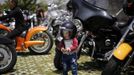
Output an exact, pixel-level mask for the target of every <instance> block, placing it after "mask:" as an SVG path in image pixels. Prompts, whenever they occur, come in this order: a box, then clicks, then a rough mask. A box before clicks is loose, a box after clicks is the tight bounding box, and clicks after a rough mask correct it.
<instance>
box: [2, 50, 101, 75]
mask: <svg viewBox="0 0 134 75" xmlns="http://www.w3.org/2000/svg"><path fill="white" fill-rule="evenodd" d="M53 58H54V49H52V50H51V52H50V53H49V54H47V55H31V54H29V52H25V53H19V54H18V59H17V63H16V65H15V67H14V69H13V70H12V71H11V72H8V73H7V74H3V75H61V74H62V72H61V71H58V70H56V68H55V67H54V65H53ZM78 63H79V68H78V69H79V70H78V75H100V73H101V69H100V68H98V66H97V65H96V64H95V63H94V62H91V61H90V57H89V56H87V55H82V56H81V58H80V59H79V61H78ZM69 75H72V74H71V71H70V72H69Z"/></svg>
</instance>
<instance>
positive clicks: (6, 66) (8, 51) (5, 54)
mask: <svg viewBox="0 0 134 75" xmlns="http://www.w3.org/2000/svg"><path fill="white" fill-rule="evenodd" d="M16 61H17V55H16V51H15V48H13V46H11V45H3V44H0V74H2V73H6V72H9V71H10V70H11V69H13V67H14V65H15V64H16Z"/></svg>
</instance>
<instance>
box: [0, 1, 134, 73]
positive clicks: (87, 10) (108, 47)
mask: <svg viewBox="0 0 134 75" xmlns="http://www.w3.org/2000/svg"><path fill="white" fill-rule="evenodd" d="M126 1H127V0H125V1H124V4H123V8H122V9H121V11H124V13H125V14H126V15H128V16H130V18H129V20H128V21H127V22H126V23H123V24H122V23H120V22H118V19H117V17H116V16H117V15H116V16H112V15H110V14H109V13H108V12H107V11H105V10H104V9H102V8H100V7H97V6H94V5H92V4H90V3H88V2H86V0H70V1H69V2H68V3H67V9H68V10H69V11H68V10H65V9H64V10H63V9H59V8H60V6H57V5H55V4H50V6H49V7H48V14H47V15H48V17H47V19H46V20H45V21H44V22H43V23H42V24H41V25H39V26H33V25H32V26H31V23H30V26H28V28H27V30H26V31H24V32H23V33H22V34H21V35H20V36H19V37H16V40H13V41H11V40H10V41H8V40H9V39H7V38H5V37H0V48H1V50H0V73H5V72H7V71H9V70H10V69H12V68H13V67H14V65H15V63H16V60H17V56H16V52H23V51H25V50H26V49H29V50H30V52H32V53H37V54H42V53H48V52H49V51H50V50H51V48H52V45H53V39H52V36H53V37H54V38H55V45H56V48H55V57H54V66H55V67H56V68H57V69H58V70H62V62H61V58H62V57H61V56H62V52H61V51H60V50H59V48H58V47H57V45H58V42H59V41H60V40H61V38H62V37H61V36H60V31H59V29H60V26H61V25H62V23H64V22H65V21H68V20H71V21H73V22H74V24H75V25H76V27H77V33H78V34H77V38H78V41H79V45H78V48H77V49H78V53H77V55H78V59H79V57H80V55H81V52H82V51H85V52H86V53H87V54H88V55H89V56H90V57H91V58H93V59H94V60H97V61H99V62H105V63H104V65H105V68H104V70H103V71H102V75H120V74H122V73H123V74H125V73H126V71H127V69H128V66H130V65H132V62H133V57H134V51H133V43H134V40H133V37H134V35H133V34H134V32H133V31H134V26H133V25H134V18H133V17H132V16H133V13H130V11H132V10H131V9H129V8H128V7H127V2H126ZM32 18H33V17H31V19H32ZM32 24H33V23H32ZM0 30H2V32H3V33H4V34H0V35H3V36H4V35H5V34H6V33H8V32H10V31H11V29H9V28H8V27H6V26H4V25H3V24H0ZM1 39H2V40H1ZM5 41H6V42H5ZM14 44H16V50H15V48H14ZM106 63H107V64H106ZM100 65H101V64H100Z"/></svg>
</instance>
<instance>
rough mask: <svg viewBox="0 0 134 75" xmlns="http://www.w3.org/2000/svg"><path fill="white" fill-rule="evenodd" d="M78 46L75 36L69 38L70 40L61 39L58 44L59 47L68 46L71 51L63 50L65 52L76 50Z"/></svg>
mask: <svg viewBox="0 0 134 75" xmlns="http://www.w3.org/2000/svg"><path fill="white" fill-rule="evenodd" d="M77 47H78V40H77V38H74V39H70V40H63V41H62V42H61V44H60V48H70V49H71V52H65V54H68V53H69V54H70V53H74V52H76V49H77Z"/></svg>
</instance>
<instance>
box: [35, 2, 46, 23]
mask: <svg viewBox="0 0 134 75" xmlns="http://www.w3.org/2000/svg"><path fill="white" fill-rule="evenodd" d="M36 17H37V24H38V25H39V24H41V22H42V20H43V19H44V17H45V15H44V10H43V9H42V8H41V6H40V5H38V6H37V10H36Z"/></svg>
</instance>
